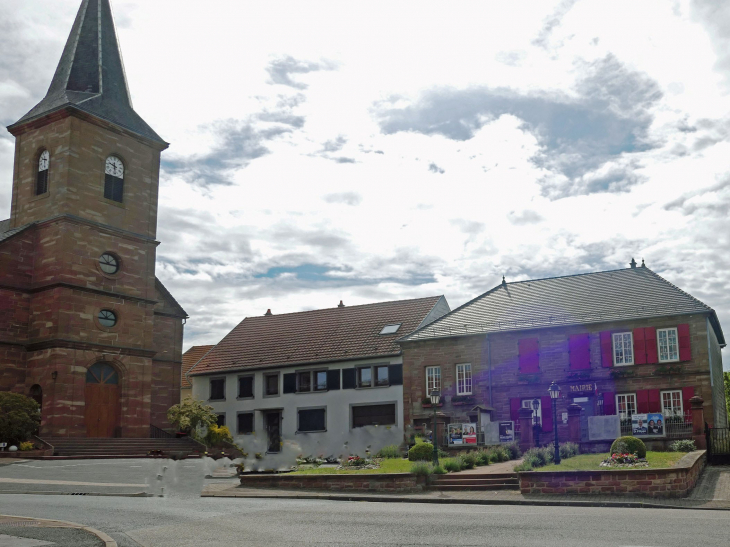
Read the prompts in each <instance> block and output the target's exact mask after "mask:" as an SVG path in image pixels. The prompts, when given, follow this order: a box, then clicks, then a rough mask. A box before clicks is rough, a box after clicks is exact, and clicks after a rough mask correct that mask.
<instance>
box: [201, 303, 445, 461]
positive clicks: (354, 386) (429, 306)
mask: <svg viewBox="0 0 730 547" xmlns="http://www.w3.org/2000/svg"><path fill="white" fill-rule="evenodd" d="M448 311H449V307H448V303H447V302H446V299H445V298H444V297H442V296H441V297H432V298H421V299H416V300H401V301H396V302H382V303H378V304H367V305H361V306H344V305H342V304H341V305H340V306H339V307H337V308H330V309H324V310H313V311H307V312H300V313H290V314H282V315H272V314H270V313H267V315H265V316H262V317H249V318H246V319H245V320H243V321H242V322H241V323H240V324H239V325H238V326H237V327H236V328H235V329H233V331H231V333H229V334H228V335H227V336H226V337H225V338H224V339H223V340H222V341H221V342H220V343H219V344H218V345H217V346H215V347H214V348H213V349H212V350H210V351H209V352H208V353H207V355H206V356H205V357H203V358H202V359H200V361H199V362H198V363H197V364H196V365H195V366H194V367H193V368H192V370H191V371H190V372H189V373H188V376H189V378H190V381H191V383H192V386H193V397H194V398H196V399H198V400H202V401H205V402H207V403H208V404H210V405H211V406H212V407H213V408H214V409H215V411H216V412H217V413H218V416H219V424H221V425H227V426H228V427H229V429H230V431H231V433H232V434H233V436H234V439H235V440H236V442H237V443H238V444H239V445H241V446H243V448H244V450H245V451H246V453H248V454H249V457H250V458H253V457H254V454H256V453H258V454H261V455H262V456H263V455H264V454H265V455H266V457H265V460H266V464H265V465H267V466H270V465H280V466H281V467H287V466H290V465H292V464H293V463H294V459H295V458H296V457H297V456H298V455H305V456H320V455H321V456H325V457H327V456H334V457H339V456H341V455H349V454H359V455H361V456H362V455H364V454H365V453H366V450H370V451H371V453H373V454H375V453H376V452H377V451H378V450H379V449H380V448H382V447H383V446H387V445H392V444H397V445H400V444H401V443H402V442H403V437H404V416H403V387H402V383H403V366H402V362H403V361H402V355H401V350H400V347H399V346H398V344H397V343H396V339H397V338H398V336H399V335H402V334H403V333H405V332H410V331H412V330H415V329H416V328H418V327H419V326H424V325H427V324H428V323H430V322H431V321H433V320H435V319H437V318H438V317H440V316H441V315H443V314H445V313H447V312H448Z"/></svg>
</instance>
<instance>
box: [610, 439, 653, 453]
mask: <svg viewBox="0 0 730 547" xmlns="http://www.w3.org/2000/svg"><path fill="white" fill-rule="evenodd" d="M616 453H626V454H636V455H637V456H639V458H646V445H645V444H644V441H642V440H641V439H637V438H636V437H631V436H626V437H619V438H618V439H616V440H615V441H613V444H612V445H611V454H612V455H613V454H616Z"/></svg>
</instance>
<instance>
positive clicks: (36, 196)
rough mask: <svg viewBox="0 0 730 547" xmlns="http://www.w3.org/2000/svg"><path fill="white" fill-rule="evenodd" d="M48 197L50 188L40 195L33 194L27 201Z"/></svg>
mask: <svg viewBox="0 0 730 547" xmlns="http://www.w3.org/2000/svg"><path fill="white" fill-rule="evenodd" d="M49 197H51V191H50V190H46V191H45V192H43V193H42V194H40V195H34V196H33V197H32V198H30V200H29V201H30V202H31V203H32V202H34V201H38V200H41V199H48V198H49Z"/></svg>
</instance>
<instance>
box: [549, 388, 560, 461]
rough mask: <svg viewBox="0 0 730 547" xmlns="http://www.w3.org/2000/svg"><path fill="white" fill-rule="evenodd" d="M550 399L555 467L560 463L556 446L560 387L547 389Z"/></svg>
mask: <svg viewBox="0 0 730 547" xmlns="http://www.w3.org/2000/svg"><path fill="white" fill-rule="evenodd" d="M548 391H549V392H550V399H551V400H552V402H553V405H552V406H553V429H554V430H555V465H558V464H559V463H560V445H559V444H558V398H559V397H560V386H559V385H558V384H556V383H555V380H553V383H552V384H550V387H549V388H548Z"/></svg>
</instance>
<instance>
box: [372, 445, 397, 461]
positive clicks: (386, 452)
mask: <svg viewBox="0 0 730 547" xmlns="http://www.w3.org/2000/svg"><path fill="white" fill-rule="evenodd" d="M375 457H376V458H386V459H395V458H400V457H401V453H400V448H399V447H398V445H397V444H391V445H388V446H384V447H383V448H381V449H380V450H378V453H377V454H375Z"/></svg>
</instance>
